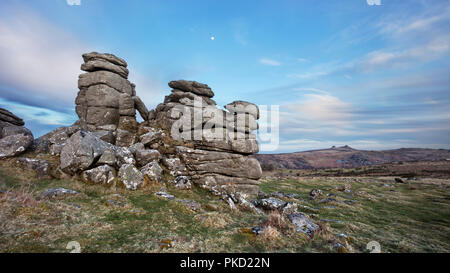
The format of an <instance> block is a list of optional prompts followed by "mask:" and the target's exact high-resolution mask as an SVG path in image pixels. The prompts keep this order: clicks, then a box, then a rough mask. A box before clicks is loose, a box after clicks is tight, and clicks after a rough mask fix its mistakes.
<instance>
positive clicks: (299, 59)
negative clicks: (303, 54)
mask: <svg viewBox="0 0 450 273" xmlns="http://www.w3.org/2000/svg"><path fill="white" fill-rule="evenodd" d="M297 61H299V62H301V63H307V62H309V61H308V59H305V58H298V59H297Z"/></svg>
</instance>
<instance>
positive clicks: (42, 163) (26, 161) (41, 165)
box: [16, 158, 50, 176]
mask: <svg viewBox="0 0 450 273" xmlns="http://www.w3.org/2000/svg"><path fill="white" fill-rule="evenodd" d="M16 163H17V164H19V165H21V166H22V167H24V168H26V169H29V170H32V171H36V172H37V174H38V176H45V175H49V174H50V163H49V162H48V161H47V160H39V159H34V158H19V159H18V160H17V161H16Z"/></svg>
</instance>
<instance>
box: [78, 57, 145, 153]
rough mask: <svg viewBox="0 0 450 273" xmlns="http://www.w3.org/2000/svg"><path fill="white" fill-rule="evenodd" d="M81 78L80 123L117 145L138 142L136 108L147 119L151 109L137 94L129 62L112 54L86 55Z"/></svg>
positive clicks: (79, 82)
mask: <svg viewBox="0 0 450 273" xmlns="http://www.w3.org/2000/svg"><path fill="white" fill-rule="evenodd" d="M83 59H84V64H82V65H81V69H82V70H83V71H86V72H88V73H85V74H81V75H80V77H79V80H78V88H79V89H80V92H79V93H78V96H77V98H76V101H75V103H76V112H77V115H78V117H79V118H80V123H81V124H85V127H86V128H87V129H88V130H89V131H92V132H96V133H97V134H98V135H100V136H101V138H102V139H103V140H104V141H106V142H109V143H111V144H115V145H117V146H123V147H129V146H131V145H133V144H134V143H136V141H137V139H136V134H137V130H138V122H137V121H136V110H138V112H139V113H140V114H141V116H142V118H143V119H144V120H147V119H148V110H147V108H146V107H145V105H144V103H143V102H142V100H141V99H140V98H139V97H137V96H136V91H135V85H134V84H132V83H131V82H129V81H128V80H127V79H128V74H129V71H128V69H127V63H126V62H125V61H124V60H122V59H120V58H118V57H116V56H114V55H111V54H100V53H96V52H93V53H87V54H84V55H83Z"/></svg>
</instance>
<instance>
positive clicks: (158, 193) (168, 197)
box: [155, 191, 175, 200]
mask: <svg viewBox="0 0 450 273" xmlns="http://www.w3.org/2000/svg"><path fill="white" fill-rule="evenodd" d="M155 195H157V196H160V197H162V198H164V199H168V200H175V196H173V195H171V194H168V193H166V192H163V191H159V192H157V193H155Z"/></svg>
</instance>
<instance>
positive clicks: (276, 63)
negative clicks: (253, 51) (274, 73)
mask: <svg viewBox="0 0 450 273" xmlns="http://www.w3.org/2000/svg"><path fill="white" fill-rule="evenodd" d="M259 62H260V63H261V64H264V65H270V66H280V65H281V63H280V62H279V61H276V60H272V59H267V58H262V59H261V60H259Z"/></svg>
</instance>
